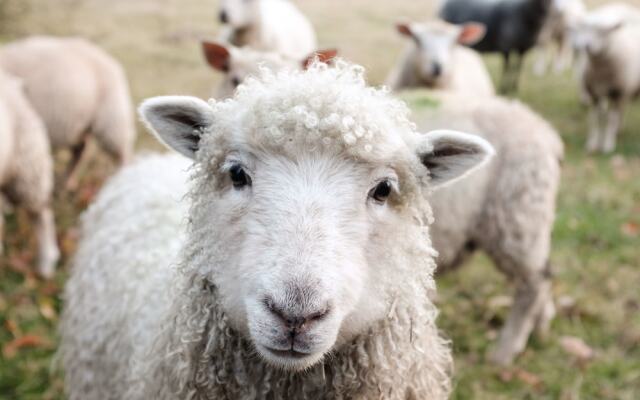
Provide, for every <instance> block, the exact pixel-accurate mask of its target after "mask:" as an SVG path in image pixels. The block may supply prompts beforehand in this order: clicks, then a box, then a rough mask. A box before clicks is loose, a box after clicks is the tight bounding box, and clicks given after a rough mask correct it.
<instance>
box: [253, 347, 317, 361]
mask: <svg viewBox="0 0 640 400" xmlns="http://www.w3.org/2000/svg"><path fill="white" fill-rule="evenodd" d="M263 348H264V349H265V350H266V351H268V352H269V353H271V354H272V355H274V356H276V357H280V358H292V359H296V360H300V359H303V358H307V357H309V356H311V354H309V353H301V352H299V351H296V350H293V349H289V350H276V349H272V348H270V347H265V346H263Z"/></svg>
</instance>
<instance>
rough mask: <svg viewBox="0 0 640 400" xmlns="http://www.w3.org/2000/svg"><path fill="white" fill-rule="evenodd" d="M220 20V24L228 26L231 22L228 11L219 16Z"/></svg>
mask: <svg viewBox="0 0 640 400" xmlns="http://www.w3.org/2000/svg"><path fill="white" fill-rule="evenodd" d="M218 18H219V19H220V22H221V23H223V24H226V23H227V22H229V16H228V15H227V12H226V11H220V15H218Z"/></svg>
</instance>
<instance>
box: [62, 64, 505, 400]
mask: <svg viewBox="0 0 640 400" xmlns="http://www.w3.org/2000/svg"><path fill="white" fill-rule="evenodd" d="M141 114H142V116H143V119H144V120H145V121H146V123H147V124H148V126H149V127H150V129H151V130H152V131H153V132H154V133H155V135H156V136H157V137H158V138H159V139H160V140H161V141H162V142H164V143H165V144H167V145H168V146H169V147H172V148H174V149H175V150H177V151H178V152H180V153H182V154H183V155H185V156H187V157H189V158H192V159H194V160H195V163H194V165H193V167H191V171H192V172H191V178H190V184H189V189H187V188H186V185H187V183H186V182H187V181H188V178H187V176H188V174H187V173H185V172H181V171H183V170H184V169H185V167H186V163H185V162H184V161H181V160H179V159H177V158H175V156H174V157H173V158H172V161H170V162H169V161H167V162H166V163H165V162H161V161H160V160H159V159H151V160H150V161H142V162H141V163H140V164H137V165H134V166H132V167H129V168H127V169H125V170H124V171H123V172H121V173H120V174H119V175H118V176H116V177H115V178H114V179H112V180H111V182H110V183H108V184H107V185H106V187H105V188H104V190H103V191H102V193H101V194H100V195H99V196H98V198H97V201H96V203H95V204H94V205H93V206H92V207H91V208H90V209H89V211H88V213H87V214H86V215H85V216H84V226H83V231H82V239H81V241H80V244H79V249H78V253H77V255H76V258H75V262H74V267H73V269H72V273H71V277H70V280H69V282H68V285H67V287H66V291H65V298H66V308H65V311H64V316H63V320H62V325H61V326H62V347H61V359H62V360H63V362H64V365H65V370H66V371H65V377H66V378H65V379H66V388H67V392H68V395H69V399H71V400H76V399H83V400H93V399H101V400H106V399H124V398H126V399H129V400H136V399H176V398H179V399H223V398H230V399H256V398H258V399H262V398H273V399H282V398H291V399H322V398H344V399H372V398H386V399H408V398H413V399H444V398H446V397H447V396H448V394H449V392H450V389H451V385H450V377H449V375H450V372H451V362H452V361H451V353H450V349H449V346H448V343H447V341H446V340H444V339H443V338H442V337H441V336H440V334H439V333H438V330H437V328H436V325H435V318H436V316H437V314H438V313H437V310H436V308H435V307H434V305H433V304H432V302H431V300H430V299H429V294H431V293H433V291H434V290H435V287H434V282H433V276H432V273H433V271H434V268H435V264H434V262H433V257H434V256H435V252H434V250H433V248H432V247H431V242H430V239H429V230H428V224H429V221H431V210H430V206H429V203H428V202H427V196H428V192H429V191H430V190H432V189H434V188H438V187H441V186H442V185H444V184H445V183H446V182H448V181H451V180H453V179H456V178H458V177H460V176H462V175H464V174H465V173H466V172H467V171H469V170H471V169H473V168H475V167H477V166H478V165H481V164H482V163H483V162H484V161H485V160H486V159H487V158H488V157H489V155H490V154H491V153H492V149H491V147H490V146H489V145H488V144H487V142H486V141H484V140H482V139H479V138H476V137H474V136H472V135H466V134H462V133H457V132H451V131H438V132H432V133H429V134H424V135H420V134H418V133H417V132H416V131H415V127H414V125H413V124H411V123H410V122H409V121H408V119H407V114H408V110H407V108H406V107H405V106H404V104H402V103H401V102H399V101H397V100H394V99H392V98H391V97H390V96H389V95H388V94H387V93H386V92H384V91H380V90H376V89H373V88H368V87H366V84H365V82H364V78H363V72H362V69H361V68H360V67H357V66H352V65H349V64H343V63H342V62H339V63H338V65H336V67H334V68H329V67H326V66H324V65H322V64H315V65H313V66H312V67H311V68H310V69H309V70H308V71H296V72H280V73H277V74H274V73H271V72H268V71H264V72H263V73H262V75H261V77H260V78H258V79H250V80H248V81H247V82H246V83H245V84H244V85H242V86H240V87H239V89H238V91H237V92H236V95H235V97H234V99H232V100H226V101H223V102H213V101H211V102H210V103H209V104H207V103H205V102H203V101H201V100H198V99H195V98H190V97H161V98H155V99H151V100H148V101H146V102H145V103H144V104H143V105H142V107H141ZM425 165H428V166H429V167H430V168H427V167H425ZM185 192H188V193H189V194H188V195H187V196H184V193H185ZM187 209H189V212H188V218H186V215H187V211H186V210H187ZM185 224H186V226H185Z"/></svg>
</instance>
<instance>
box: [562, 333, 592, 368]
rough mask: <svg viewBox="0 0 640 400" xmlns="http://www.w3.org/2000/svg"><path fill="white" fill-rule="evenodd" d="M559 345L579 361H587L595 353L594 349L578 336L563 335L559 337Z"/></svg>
mask: <svg viewBox="0 0 640 400" xmlns="http://www.w3.org/2000/svg"><path fill="white" fill-rule="evenodd" d="M560 346H561V347H562V349H563V350H564V351H565V352H567V353H568V354H570V355H572V356H574V357H575V358H576V359H577V360H578V361H579V362H586V361H589V360H591V359H592V358H593V356H594V355H595V351H594V350H593V349H592V348H591V347H589V345H587V344H586V343H585V342H584V340H582V339H580V338H579V337H575V336H563V337H561V338H560Z"/></svg>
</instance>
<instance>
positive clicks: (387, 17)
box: [0, 0, 640, 400]
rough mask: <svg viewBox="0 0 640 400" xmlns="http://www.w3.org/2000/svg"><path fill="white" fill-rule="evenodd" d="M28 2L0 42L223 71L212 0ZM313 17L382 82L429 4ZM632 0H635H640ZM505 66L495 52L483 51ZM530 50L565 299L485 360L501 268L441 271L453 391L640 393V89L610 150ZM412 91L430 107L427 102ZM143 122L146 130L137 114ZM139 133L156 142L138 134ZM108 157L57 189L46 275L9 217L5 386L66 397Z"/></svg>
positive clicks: (140, 66) (203, 82)
mask: <svg viewBox="0 0 640 400" xmlns="http://www.w3.org/2000/svg"><path fill="white" fill-rule="evenodd" d="M5 1H6V0H5ZM14 1H19V2H24V3H23V4H27V6H25V7H18V9H19V13H18V14H16V16H15V17H14V19H13V20H12V23H11V24H10V25H8V27H10V29H4V30H2V31H0V42H3V41H8V40H10V39H12V38H15V37H17V36H20V35H25V34H34V33H51V34H60V35H68V34H75V35H82V36H86V37H89V38H91V39H92V40H94V41H95V42H97V43H99V44H100V45H101V46H103V47H105V48H106V49H107V50H108V51H110V52H111V53H112V54H113V55H114V56H116V57H117V58H118V59H120V60H121V61H122V62H123V64H124V65H125V67H126V69H127V71H128V74H129V77H130V81H131V83H132V92H133V97H134V99H135V101H136V102H139V101H140V100H141V99H143V98H145V97H148V96H153V95H159V94H176V93H180V94H192V95H197V96H201V97H207V96H208V95H209V93H210V92H211V90H212V88H213V87H214V85H215V83H216V80H217V79H218V77H217V76H216V75H215V74H214V73H212V72H211V71H210V70H209V69H207V67H205V64H204V63H203V61H202V60H201V56H200V52H199V48H198V41H197V39H198V38H200V37H204V36H212V35H214V34H215V31H216V23H215V15H216V7H215V4H214V3H215V1H208V0H136V1H129V0H58V1H56V2H52V1H47V0H14ZM298 3H299V4H300V6H301V8H302V9H303V10H304V11H305V13H306V14H307V15H309V16H310V17H311V19H312V21H313V23H314V24H315V25H316V27H317V29H318V32H319V38H320V42H321V43H322V45H323V47H333V46H337V47H339V48H340V50H341V52H342V54H343V55H344V56H345V57H347V58H349V59H352V60H354V61H356V62H359V63H362V64H363V65H365V66H367V67H368V74H369V79H370V81H371V82H372V83H381V82H382V81H383V80H384V77H385V75H386V73H387V71H388V70H389V69H390V68H391V67H392V65H393V63H394V62H395V61H396V60H397V56H398V54H399V53H400V51H401V49H402V40H401V39H400V38H399V37H397V35H396V34H395V33H394V31H393V29H392V27H391V26H392V25H391V24H392V23H393V22H394V21H395V20H397V19H402V18H405V17H410V18H411V19H419V18H423V17H427V16H429V15H430V14H431V12H432V10H431V7H430V6H428V5H425V4H424V3H423V2H416V1H414V0H396V1H394V2H388V1H385V0H349V1H338V0H299V1H298ZM636 4H637V1H636ZM487 62H488V64H489V66H490V69H491V72H492V74H493V75H494V78H496V79H497V77H498V75H499V74H498V71H499V68H498V66H499V60H498V59H497V58H496V57H487ZM530 71H531V68H530V66H529V65H528V66H527V69H526V71H525V74H524V76H523V77H522V87H521V91H520V93H519V96H518V97H519V98H521V99H522V100H523V101H525V102H526V103H527V104H529V105H530V106H531V107H532V108H533V109H535V110H537V111H538V112H539V113H541V114H542V115H544V116H545V117H546V118H547V119H549V121H551V122H552V124H553V125H554V126H555V127H556V128H557V129H558V131H559V132H560V134H561V135H562V138H563V140H564V142H565V145H566V153H567V154H566V159H565V162H564V165H563V181H562V186H561V191H560V196H559V200H558V214H557V221H556V226H555V231H554V237H553V239H554V240H553V254H552V260H553V264H554V270H555V274H556V284H555V286H554V292H555V296H556V299H558V302H559V303H560V310H559V315H558V317H557V318H556V320H555V321H554V323H553V326H552V335H551V336H550V337H549V338H547V339H546V340H539V339H534V340H532V342H531V343H530V345H529V347H528V349H527V351H526V352H525V353H524V354H523V355H522V357H520V358H519V359H518V361H517V363H516V365H515V366H514V367H512V368H509V369H497V368H494V367H491V366H489V365H487V364H486V363H485V361H484V354H485V351H486V349H487V348H488V347H489V346H490V345H491V343H492V342H493V341H494V340H495V336H496V333H497V330H498V328H499V326H500V324H501V323H502V321H503V320H504V318H505V316H506V311H507V307H505V306H504V301H502V300H503V299H504V296H505V295H508V294H509V293H510V292H509V289H508V287H507V284H506V282H505V280H504V279H503V277H502V276H501V275H500V274H499V273H497V272H496V271H495V269H494V268H493V267H492V265H491V263H490V262H489V261H488V260H487V259H486V257H484V256H482V255H478V256H477V257H475V258H473V259H472V260H471V261H470V262H469V264H468V265H467V266H466V267H465V268H464V269H462V270H460V271H458V272H457V273H453V274H449V275H447V276H444V277H443V278H442V279H441V281H440V282H439V285H440V307H441V310H442V316H441V320H440V326H441V327H442V328H443V330H445V331H446V332H447V334H448V335H449V336H450V337H451V338H452V340H453V347H454V351H455V358H456V375H455V392H454V396H453V397H454V398H455V399H534V398H535V399H562V400H578V399H620V400H623V399H628V400H631V399H637V398H638V396H640V297H639V293H638V285H639V284H640V265H639V264H640V249H639V247H640V246H639V245H640V232H639V230H640V228H639V227H640V180H639V179H638V178H637V177H638V176H639V175H640V136H638V132H637V131H638V130H639V128H640V104H635V105H633V106H632V107H630V108H629V109H628V110H627V113H626V121H625V125H624V128H623V131H622V132H621V135H620V137H619V141H618V149H619V151H618V152H617V154H616V155H614V156H589V155H586V154H585V152H584V151H583V147H584V141H585V136H586V135H585V132H586V129H587V125H586V110H585V109H584V108H583V107H582V106H581V105H580V103H579V101H578V97H577V90H576V85H575V83H574V82H573V79H572V78H571V76H570V75H569V74H568V73H567V74H564V75H558V76H556V75H549V76H545V77H542V78H540V77H534V76H532V74H531V73H530ZM417 106H430V104H429V102H426V103H424V104H417ZM140 132H142V130H141V129H140ZM138 146H139V148H141V149H150V148H151V149H157V148H158V147H157V145H155V144H154V143H153V141H152V140H150V139H149V138H148V136H147V135H146V134H141V136H140V139H139V144H138ZM111 171H112V167H111V166H110V164H109V163H108V162H107V161H105V160H103V159H102V158H101V157H97V158H96V159H95V160H94V161H93V162H91V163H90V164H89V165H88V166H87V168H86V170H85V173H84V176H83V185H82V189H81V190H80V191H78V192H77V193H64V192H59V193H57V194H56V199H55V207H56V220H57V223H58V227H59V240H60V243H61V246H62V250H63V256H64V257H63V261H62V263H61V266H60V272H59V273H58V274H57V276H56V278H55V279H54V280H53V281H51V282H43V281H40V280H38V279H36V278H35V277H34V276H33V274H32V272H31V264H32V262H33V244H34V243H33V240H32V239H31V232H30V231H29V229H28V224H27V223H26V222H27V221H25V218H24V216H23V215H22V214H21V213H19V212H17V213H13V214H11V215H10V216H9V217H8V223H7V229H6V235H5V248H6V250H7V252H6V254H5V256H3V258H2V259H0V349H1V350H2V351H1V352H0V399H2V400H4V399H11V400H13V399H44V400H53V399H62V398H63V395H62V382H61V377H60V374H59V373H58V372H56V371H55V369H53V368H52V367H53V365H54V362H53V355H54V353H55V349H56V345H57V340H58V339H57V334H56V324H57V321H58V315H59V313H60V310H61V306H62V302H61V299H60V295H61V291H62V288H63V285H64V281H65V277H66V275H67V272H68V261H69V257H70V256H71V255H72V254H73V250H74V246H75V242H76V238H77V222H78V216H79V214H80V212H81V211H82V210H83V209H84V208H85V207H86V206H87V204H88V203H89V202H90V200H91V199H92V197H93V196H94V195H95V193H96V191H97V190H98V189H99V187H100V185H101V183H102V182H103V180H104V179H105V178H106V177H107V175H108V174H109V173H110V172H111ZM563 336H572V337H578V338H581V339H582V340H584V341H585V342H586V343H587V344H588V345H589V346H590V347H591V348H593V349H594V351H595V357H594V358H593V359H592V360H590V361H587V362H581V361H580V360H578V359H577V358H576V357H575V356H572V355H571V354H568V353H567V352H565V351H564V350H563V348H562V346H561V344H560V338H561V337H563Z"/></svg>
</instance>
